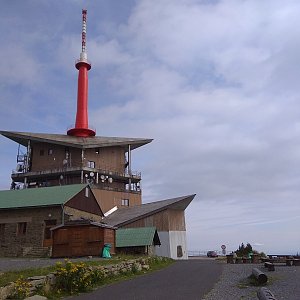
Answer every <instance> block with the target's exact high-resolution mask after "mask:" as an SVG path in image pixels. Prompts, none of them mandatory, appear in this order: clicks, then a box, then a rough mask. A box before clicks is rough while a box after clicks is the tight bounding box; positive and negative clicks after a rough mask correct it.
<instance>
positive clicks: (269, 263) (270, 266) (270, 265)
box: [265, 261, 275, 271]
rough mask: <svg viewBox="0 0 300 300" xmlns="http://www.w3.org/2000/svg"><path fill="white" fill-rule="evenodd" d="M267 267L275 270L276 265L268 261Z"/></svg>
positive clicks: (269, 269)
mask: <svg viewBox="0 0 300 300" xmlns="http://www.w3.org/2000/svg"><path fill="white" fill-rule="evenodd" d="M265 268H268V271H275V266H274V264H273V263H271V262H268V261H266V262H265Z"/></svg>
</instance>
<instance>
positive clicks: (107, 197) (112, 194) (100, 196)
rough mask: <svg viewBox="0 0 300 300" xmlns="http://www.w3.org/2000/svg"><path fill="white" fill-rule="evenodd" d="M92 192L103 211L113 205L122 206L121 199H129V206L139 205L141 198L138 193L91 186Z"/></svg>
mask: <svg viewBox="0 0 300 300" xmlns="http://www.w3.org/2000/svg"><path fill="white" fill-rule="evenodd" d="M92 190H93V193H94V195H95V197H96V199H97V201H98V203H99V204H100V207H101V209H102V211H103V213H105V212H107V211H109V210H110V209H112V208H113V207H115V206H118V207H122V199H128V200H129V206H135V205H141V204H142V199H141V194H139V193H129V192H118V191H110V190H101V189H97V188H93V189H92Z"/></svg>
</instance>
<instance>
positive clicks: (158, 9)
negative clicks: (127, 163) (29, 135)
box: [0, 0, 300, 251]
mask: <svg viewBox="0 0 300 300" xmlns="http://www.w3.org/2000/svg"><path fill="white" fill-rule="evenodd" d="M66 3H68V5H67V4H66ZM80 3H81V2H80V1H79V2H77V3H76V4H73V5H71V4H70V3H69V2H65V1H62V4H60V5H62V7H61V8H60V10H59V11H60V13H58V14H55V13H52V10H50V12H48V10H49V6H47V5H45V4H39V5H35V8H33V7H30V6H29V7H28V8H27V9H34V11H33V12H35V14H36V15H37V16H38V17H37V19H34V20H33V21H32V22H33V23H32V22H30V20H28V19H27V14H24V12H23V13H22V11H20V10H16V8H15V10H11V9H9V10H8V9H6V10H5V11H9V12H11V11H13V12H14V14H12V13H9V14H8V16H7V18H6V19H2V23H1V24H2V25H4V23H3V22H6V23H7V24H8V25H10V26H8V30H9V34H8V33H6V32H5V31H4V29H2V31H1V32H2V33H3V36H5V41H6V43H3V44H2V45H1V47H0V54H1V56H2V57H7V54H8V53H9V54H12V55H9V59H8V60H5V61H2V64H3V65H6V66H7V67H8V70H5V69H6V68H0V70H2V71H0V79H1V92H2V98H1V104H2V105H3V104H4V105H6V106H7V109H6V111H2V112H0V116H1V124H2V125H1V126H2V129H7V130H10V129H12V128H13V129H24V131H27V130H28V131H30V130H32V131H41V132H43V131H44V132H51V131H55V132H56V131H59V132H65V128H66V127H67V126H69V125H70V124H71V123H72V122H74V118H75V109H76V80H77V79H76V76H77V71H76V69H75V68H74V60H75V59H77V58H78V56H79V53H80V29H81V28H80V23H79V22H80V21H78V20H80ZM35 4H36V3H35ZM102 5H103V4H101V5H100V4H98V3H93V4H89V5H88V7H87V8H88V11H89V15H88V16H89V19H88V44H87V47H88V55H89V59H90V60H91V62H92V70H91V71H90V73H89V80H90V81H89V83H90V89H89V108H90V114H89V116H90V124H92V125H93V126H95V127H96V128H97V133H98V134H99V135H104V136H128V137H146V138H147V137H149V138H154V141H153V142H152V143H151V144H148V145H146V146H144V147H141V148H140V149H137V150H135V151H133V168H134V169H137V170H139V171H142V173H143V182H142V183H143V199H144V202H149V201H154V200H160V199H164V198H169V197H172V196H174V197H176V196H179V195H184V194H193V193H196V194H197V196H196V198H195V200H194V201H193V203H192V204H191V205H190V207H189V208H188V209H187V226H188V239H189V244H190V246H191V247H195V248H196V247H202V242H201V243H200V242H199V241H200V240H201V241H205V243H206V245H207V247H208V248H212V249H215V247H217V246H218V245H219V244H220V245H221V244H222V243H225V244H226V245H228V248H232V249H233V250H235V249H236V248H237V247H238V245H239V244H240V243H241V242H247V241H249V242H252V243H257V241H262V243H263V244H264V245H263V246H261V248H265V249H267V250H268V251H271V250H272V249H273V248H272V247H274V248H275V247H278V248H276V249H278V251H279V250H280V249H279V246H277V241H276V237H277V236H278V233H280V234H281V235H282V236H284V238H285V245H287V246H286V247H283V246H282V251H283V250H286V251H287V250H288V249H287V248H288V247H290V249H292V250H295V251H296V249H298V248H297V247H299V243H298V244H297V243H296V242H297V241H298V242H299V240H297V239H295V240H293V239H291V238H289V237H288V236H287V235H286V234H285V232H291V234H295V235H297V233H296V231H295V229H294V228H297V226H298V227H299V217H298V216H299V214H300V212H299V208H298V207H299V205H298V203H297V201H298V198H299V196H300V189H299V180H300V172H299V170H298V169H299V168H298V165H299V163H300V155H299V153H300V151H299V150H300V139H299V136H300V125H299V124H300V123H299V115H300V106H299V94H300V93H299V92H300V91H299V84H298V82H297V80H298V78H299V68H298V56H299V55H298V53H299V50H300V43H299V38H298V36H299V29H298V28H300V26H299V25H300V24H299V22H300V21H299V17H298V15H299V11H300V4H299V3H298V2H297V1H294V0H288V1H285V2H284V3H283V2H282V1H279V0H272V1H271V0H267V1H263V2H262V1H259V0H254V1H238V0H224V1H198V0H197V1H196V0H175V1H174V0H172V1H171V0H163V1H160V2H158V3H156V4H155V5H153V2H152V1H150V0H141V1H137V2H130V4H128V5H127V6H128V7H127V6H126V10H124V12H123V11H122V10H120V11H118V13H117V14H109V13H108V12H109V11H114V9H115V8H116V5H117V4H116V3H115V2H114V3H113V4H108V5H104V6H105V7H104V6H102ZM118 5H119V4H118ZM20 9H21V8H20ZM23 10H24V9H23ZM77 10H78V12H77V15H76V13H75V11H77ZM62 12H64V13H62ZM25 17H26V18H25ZM75 17H76V18H77V19H76V20H77V21H75ZM78 18H79V19H78ZM25 19H26V20H25ZM24 20H25V21H24ZM43 21H45V22H43ZM46 21H47V22H46ZM76 22H77V23H76ZM31 23H32V24H33V25H34V29H32V26H31V25H32V24H31ZM75 23H76V24H77V25H78V26H75V25H74V24H75ZM48 24H53V27H52V26H49V25H48ZM37 25H39V26H37ZM2 28H5V27H4V26H2ZM6 28H7V26H6ZM18 36H20V39H19V40H18V39H17V37H18ZM38 46H39V47H38ZM12 58H13V59H12ZM10 104H12V105H10ZM16 108H18V109H16ZM1 145H3V144H2V141H1ZM5 147H6V145H5ZM1 148H3V147H1ZM7 155H8V154H7ZM14 159H15V158H14V157H12V158H11V161H12V162H14ZM7 168H8V167H7ZM8 172H10V171H8ZM216 245H217V246H216ZM257 246H258V245H257ZM262 250H264V249H262Z"/></svg>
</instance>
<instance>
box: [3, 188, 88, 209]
mask: <svg viewBox="0 0 300 300" xmlns="http://www.w3.org/2000/svg"><path fill="white" fill-rule="evenodd" d="M86 186H87V185H86V184H73V185H62V186H52V187H42V188H32V189H22V190H3V191H0V209H14V208H29V207H46V206H62V205H65V204H66V203H67V202H68V201H69V200H70V199H72V198H73V197H74V196H75V195H77V194H78V193H79V192H80V191H82V190H83V189H84V188H85V187H86Z"/></svg>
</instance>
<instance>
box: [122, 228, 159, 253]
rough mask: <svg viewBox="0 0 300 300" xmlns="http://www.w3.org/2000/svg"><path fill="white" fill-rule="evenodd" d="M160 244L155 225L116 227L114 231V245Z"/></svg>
mask: <svg viewBox="0 0 300 300" xmlns="http://www.w3.org/2000/svg"><path fill="white" fill-rule="evenodd" d="M153 244H154V245H160V240H159V236H158V233H157V230H156V228H155V227H140V228H126V229H118V230H117V231H116V247H118V248H122V247H136V246H150V245H153Z"/></svg>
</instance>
